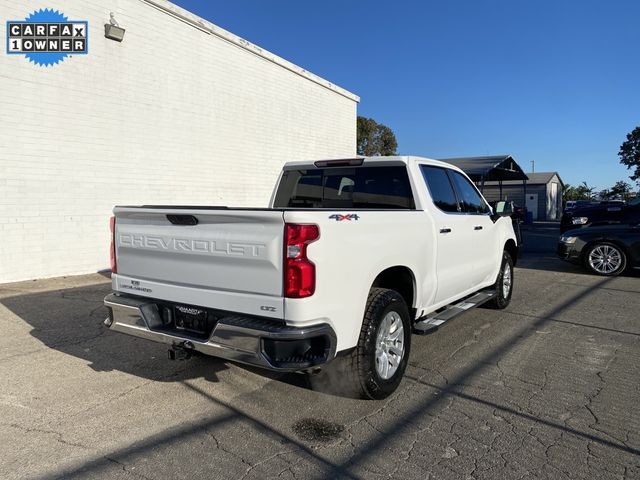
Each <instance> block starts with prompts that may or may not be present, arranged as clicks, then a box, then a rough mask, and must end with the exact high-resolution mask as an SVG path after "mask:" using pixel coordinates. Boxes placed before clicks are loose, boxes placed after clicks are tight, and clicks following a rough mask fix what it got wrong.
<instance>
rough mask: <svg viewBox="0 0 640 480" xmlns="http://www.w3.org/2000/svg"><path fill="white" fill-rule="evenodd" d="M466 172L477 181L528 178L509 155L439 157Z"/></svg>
mask: <svg viewBox="0 0 640 480" xmlns="http://www.w3.org/2000/svg"><path fill="white" fill-rule="evenodd" d="M438 160H440V161H442V162H447V163H450V164H451V165H455V166H456V167H458V168H459V169H461V170H462V171H463V172H464V173H466V174H467V175H468V176H469V178H470V179H471V180H473V181H474V182H477V183H484V182H490V181H498V182H503V181H505V180H523V181H526V180H529V177H527V176H526V175H525V173H524V171H523V170H522V168H520V165H518V163H517V162H516V161H515V160H514V159H513V157H512V156H511V155H493V156H488V157H458V158H440V159H438Z"/></svg>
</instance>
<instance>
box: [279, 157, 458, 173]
mask: <svg viewBox="0 0 640 480" xmlns="http://www.w3.org/2000/svg"><path fill="white" fill-rule="evenodd" d="M350 162H353V163H350ZM360 162H362V163H361V164H362V165H378V166H392V165H399V164H404V165H409V164H412V163H417V162H419V163H426V164H429V165H435V166H441V167H448V168H453V169H454V170H458V171H459V172H462V170H460V169H459V168H458V167H456V166H455V165H452V164H450V163H446V162H442V161H440V160H434V159H433V158H426V157H418V156H415V155H391V156H384V157H383V156H376V157H361V156H356V157H352V158H331V159H319V160H305V161H300V162H287V163H286V164H285V165H284V167H283V168H284V169H285V170H293V169H300V168H323V167H327V166H331V164H332V163H333V164H334V165H335V166H336V167H337V166H356V165H358V164H359V163H360ZM327 163H328V164H329V165H326V164H327Z"/></svg>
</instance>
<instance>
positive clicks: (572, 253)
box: [558, 224, 640, 276]
mask: <svg viewBox="0 0 640 480" xmlns="http://www.w3.org/2000/svg"><path fill="white" fill-rule="evenodd" d="M558 255H559V256H560V258H562V259H563V260H567V261H568V262H571V263H576V264H582V265H584V266H585V267H587V269H589V270H590V271H591V272H593V273H595V274H598V275H606V276H613V275H618V274H620V273H622V272H623V271H624V270H625V269H627V268H635V269H640V224H635V225H606V226H605V225H603V226H600V227H590V228H581V229H575V230H569V231H567V232H564V233H563V234H562V236H561V237H560V242H559V243H558Z"/></svg>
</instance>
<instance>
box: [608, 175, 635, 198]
mask: <svg viewBox="0 0 640 480" xmlns="http://www.w3.org/2000/svg"><path fill="white" fill-rule="evenodd" d="M610 192H611V196H612V197H614V196H617V195H620V196H621V197H622V199H623V200H627V199H628V198H629V194H630V193H631V185H630V184H629V183H627V182H625V181H624V180H620V181H619V182H616V184H615V185H614V186H613V187H611V190H610Z"/></svg>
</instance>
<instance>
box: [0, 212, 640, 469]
mask: <svg viewBox="0 0 640 480" xmlns="http://www.w3.org/2000/svg"><path fill="white" fill-rule="evenodd" d="M556 239H557V227H555V226H552V225H550V224H539V225H536V226H535V227H534V229H533V230H532V231H528V232H525V241H526V242H527V243H526V247H525V253H524V255H523V258H522V259H521V260H520V263H519V265H518V267H517V268H516V277H515V278H516V284H515V291H514V295H513V299H512V302H511V305H510V307H509V308H508V309H506V310H504V311H493V310H488V309H476V310H472V311H470V312H468V313H466V314H465V315H463V316H461V317H459V318H457V319H454V320H453V321H452V322H450V323H448V324H446V325H445V326H444V327H443V328H441V329H440V330H439V331H438V332H436V333H434V334H432V335H429V336H425V337H420V336H414V337H413V338H412V342H413V345H412V349H411V358H410V363H409V367H408V369H407V372H406V375H405V380H404V381H403V383H402V385H401V387H400V389H399V390H398V392H397V393H396V394H395V395H393V396H392V397H390V398H388V399H386V400H384V401H377V402H374V401H359V400H352V399H345V398H339V397H336V396H333V395H329V394H327V393H323V392H321V391H320V392H318V391H312V390H311V389H310V388H309V386H308V383H307V382H306V379H305V377H303V376H302V375H297V374H287V375H281V374H274V373H269V372H264V371H260V370H257V369H252V368H247V367H243V366H240V365H236V364H233V363H229V362H224V361H221V360H218V359H215V358H206V357H200V356H198V357H194V358H192V359H191V360H188V361H185V362H170V361H168V360H167V359H166V347H165V346H163V345H159V344H154V343H150V342H147V341H143V340H139V339H134V338H129V337H126V336H124V335H120V334H117V333H114V332H109V331H106V330H105V329H103V327H102V325H101V322H102V320H103V318H104V317H105V310H104V308H103V307H102V306H101V305H102V298H103V297H104V295H106V294H107V293H108V292H109V291H110V283H109V281H108V279H105V278H104V277H102V276H100V275H87V276H79V277H68V278H57V279H50V280H39V281H33V282H21V283H14V284H5V285H0V327H1V328H2V331H3V335H2V336H1V337H0V437H1V438H2V439H3V441H2V443H0V478H2V479H22V478H33V479H45V478H46V479H57V478H65V479H67V478H78V479H79V478H109V479H112V478H115V479H135V478H140V479H165V478H225V479H231V478H232V479H264V478H283V479H290V478H294V479H295V478H304V479H322V478H352V479H357V478H362V479H365V478H366V479H383V478H385V479H386V478H402V479H406V478H416V479H417V478H420V479H441V478H442V479H449V478H451V479H459V478H464V479H478V480H479V479H485V478H513V479H526V478H549V479H565V478H566V479H584V478H589V479H633V478H638V479H640V401H639V400H640V382H639V380H638V379H640V316H639V315H638V312H639V311H640V275H638V274H637V273H636V274H628V275H625V276H621V277H617V278H612V279H608V278H602V277H595V276H591V275H588V274H586V273H585V272H584V271H583V270H582V269H580V268H579V267H575V266H572V265H568V264H564V263H562V262H561V261H560V260H556V259H555V258H554V255H553V249H554V248H555V240H556ZM323 422H324V423H323ZM315 424H319V425H326V426H328V427H326V428H325V430H324V433H325V435H320V434H318V435H317V436H314V435H300V431H305V432H306V431H307V430H305V429H300V428H299V426H300V425H307V426H313V425H315ZM296 426H298V427H296ZM309 428H311V427H309ZM319 433H322V432H319ZM299 435H300V436H299Z"/></svg>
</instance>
